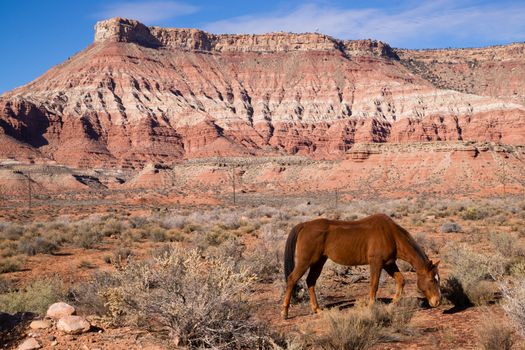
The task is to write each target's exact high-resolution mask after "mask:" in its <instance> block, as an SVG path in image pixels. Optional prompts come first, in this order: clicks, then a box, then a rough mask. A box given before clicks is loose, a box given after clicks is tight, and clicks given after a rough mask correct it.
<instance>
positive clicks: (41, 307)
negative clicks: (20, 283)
mask: <svg viewBox="0 0 525 350" xmlns="http://www.w3.org/2000/svg"><path fill="white" fill-rule="evenodd" d="M64 297H65V294H64V291H63V288H62V283H61V282H60V281H59V280H56V279H44V280H37V281H34V282H32V283H31V284H30V285H28V286H26V287H25V288H24V289H20V290H12V291H9V292H7V293H4V294H0V311H3V312H7V313H11V314H12V313H16V312H34V313H37V314H39V315H44V314H45V312H46V310H47V308H48V306H49V305H51V304H53V303H55V302H57V301H60V300H63V298H64Z"/></svg>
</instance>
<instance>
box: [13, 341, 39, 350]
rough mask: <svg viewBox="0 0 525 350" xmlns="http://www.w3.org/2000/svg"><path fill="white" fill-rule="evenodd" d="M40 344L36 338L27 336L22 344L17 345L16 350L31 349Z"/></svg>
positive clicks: (36, 347) (37, 347)
mask: <svg viewBox="0 0 525 350" xmlns="http://www.w3.org/2000/svg"><path fill="white" fill-rule="evenodd" d="M41 347H42V345H40V343H39V342H38V340H36V339H35V338H27V339H26V340H24V341H23V342H22V344H20V345H18V348H17V349H18V350H33V349H40V348H41Z"/></svg>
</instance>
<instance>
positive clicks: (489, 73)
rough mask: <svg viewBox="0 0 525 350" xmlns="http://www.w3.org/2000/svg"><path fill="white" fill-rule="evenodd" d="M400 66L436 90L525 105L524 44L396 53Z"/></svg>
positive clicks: (399, 51) (397, 51)
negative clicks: (424, 80)
mask: <svg viewBox="0 0 525 350" xmlns="http://www.w3.org/2000/svg"><path fill="white" fill-rule="evenodd" d="M395 52H396V54H398V55H399V57H400V58H401V63H402V64H403V65H404V66H405V67H407V68H408V69H409V70H410V71H412V72H413V73H415V74H418V75H420V76H422V77H424V78H425V79H427V80H428V81H430V82H431V83H432V84H433V85H434V86H435V87H437V88H440V89H453V90H456V91H460V92H465V93H469V94H476V95H484V96H493V97H498V98H503V99H510V100H513V101H514V102H517V103H520V104H525V44H523V43H521V44H511V45H506V46H492V47H486V48H481V49H449V50H396V51H395Z"/></svg>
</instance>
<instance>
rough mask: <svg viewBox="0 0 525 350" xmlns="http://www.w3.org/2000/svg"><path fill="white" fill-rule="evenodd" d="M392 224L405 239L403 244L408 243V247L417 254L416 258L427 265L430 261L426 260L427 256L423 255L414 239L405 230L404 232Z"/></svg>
mask: <svg viewBox="0 0 525 350" xmlns="http://www.w3.org/2000/svg"><path fill="white" fill-rule="evenodd" d="M394 224H395V225H396V227H397V229H398V232H399V233H400V234H401V235H402V236H403V238H404V239H405V242H406V243H408V245H409V246H410V247H411V248H412V249H413V251H414V252H415V253H416V254H417V256H418V258H420V259H421V260H422V261H423V262H424V263H425V264H428V263H429V262H430V259H429V258H428V256H427V254H426V253H425V251H424V250H423V248H421V246H420V245H419V244H417V242H416V240H415V239H414V237H412V235H411V234H410V233H409V232H408V231H407V230H405V229H404V228H403V227H401V226H400V225H398V224H397V223H396V222H394Z"/></svg>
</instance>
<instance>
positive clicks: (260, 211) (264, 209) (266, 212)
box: [247, 205, 279, 219]
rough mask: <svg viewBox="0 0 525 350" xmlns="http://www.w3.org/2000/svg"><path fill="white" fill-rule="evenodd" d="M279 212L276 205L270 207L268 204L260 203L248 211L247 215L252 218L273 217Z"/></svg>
mask: <svg viewBox="0 0 525 350" xmlns="http://www.w3.org/2000/svg"><path fill="white" fill-rule="evenodd" d="M278 214H279V210H277V209H275V208H274V207H269V206H267V205H260V206H258V207H257V208H253V209H251V210H249V211H248V213H247V216H248V217H249V218H251V219H256V218H262V217H267V218H272V217H275V216H277V215H278Z"/></svg>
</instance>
